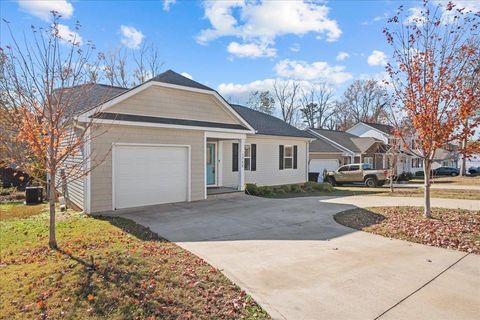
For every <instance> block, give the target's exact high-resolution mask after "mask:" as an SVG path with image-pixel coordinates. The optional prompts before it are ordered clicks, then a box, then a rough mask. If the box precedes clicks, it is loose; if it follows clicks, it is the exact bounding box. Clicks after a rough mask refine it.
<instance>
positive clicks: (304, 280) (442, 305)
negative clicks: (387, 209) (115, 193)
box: [117, 196, 480, 320]
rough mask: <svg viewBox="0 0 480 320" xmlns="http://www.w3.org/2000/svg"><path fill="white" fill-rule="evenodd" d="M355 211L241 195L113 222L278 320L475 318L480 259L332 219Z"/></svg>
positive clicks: (321, 201)
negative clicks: (197, 263)
mask: <svg viewBox="0 0 480 320" xmlns="http://www.w3.org/2000/svg"><path fill="white" fill-rule="evenodd" d="M366 201H367V203H368V202H370V203H372V201H375V199H374V198H373V197H370V200H366ZM392 201H394V200H392ZM451 201H455V200H451ZM335 202H339V203H335ZM391 205H394V203H391ZM352 207H353V206H352V205H350V204H347V203H345V201H344V202H343V203H342V201H336V200H335V199H330V200H329V199H325V198H296V199H285V200H275V199H262V198H255V197H248V196H242V197H237V198H230V199H222V200H210V201H202V202H192V203H182V204H170V205H162V206H155V207H149V208H143V209H138V210H129V211H128V210H127V211H120V212H118V213H117V214H120V215H122V216H124V217H127V218H130V219H132V220H135V221H136V222H138V223H141V224H143V225H145V226H148V227H150V228H151V229H152V230H153V231H155V232H157V233H158V234H160V235H161V236H163V237H165V238H167V239H169V240H171V241H174V242H176V243H178V244H179V245H180V246H182V247H183V248H185V249H187V250H189V251H191V252H193V253H195V254H196V255H198V256H200V257H202V258H203V259H205V260H206V261H207V262H209V263H210V264H212V265H214V266H215V267H217V268H219V269H220V270H221V271H222V272H223V273H224V274H225V275H226V276H227V277H229V278H230V279H231V280H232V281H234V282H235V283H236V284H238V285H239V286H240V287H241V288H243V289H244V290H245V291H247V292H248V293H249V294H250V295H252V296H253V297H254V298H255V299H256V300H257V302H258V303H259V304H260V305H261V306H262V307H264V308H265V310H266V311H267V312H268V313H269V314H270V315H271V316H272V317H273V318H275V319H295V320H296V319H474V318H478V315H479V314H480V256H478V255H473V254H466V253H463V252H457V251H451V250H445V249H440V248H434V247H428V246H424V245H418V244H413V243H409V242H405V241H400V240H390V239H387V238H384V237H381V236H376V235H373V234H369V233H365V232H359V231H355V230H353V229H350V228H347V227H343V226H341V225H339V224H337V223H336V222H335V221H334V220H333V218H332V217H333V215H334V214H335V213H337V212H339V211H343V210H346V209H349V208H352Z"/></svg>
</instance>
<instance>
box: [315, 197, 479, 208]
mask: <svg viewBox="0 0 480 320" xmlns="http://www.w3.org/2000/svg"><path fill="white" fill-rule="evenodd" d="M320 202H322V203H331V204H344V205H353V206H355V207H359V208H366V207H388V206H403V207H406V206H410V207H419V206H423V202H424V200H423V198H420V197H380V196H348V197H337V198H331V197H324V198H323V199H320ZM431 205H432V207H433V208H449V209H466V210H480V201H479V200H465V199H439V198H433V199H431Z"/></svg>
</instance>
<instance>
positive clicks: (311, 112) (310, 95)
mask: <svg viewBox="0 0 480 320" xmlns="http://www.w3.org/2000/svg"><path fill="white" fill-rule="evenodd" d="M300 105H301V107H300V112H301V114H302V119H303V122H304V123H305V124H306V125H307V127H308V128H315V127H317V120H318V113H319V106H318V104H317V103H316V92H315V89H310V90H308V91H303V90H302V97H301V99H300Z"/></svg>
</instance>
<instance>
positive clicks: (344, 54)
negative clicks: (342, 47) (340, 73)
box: [336, 51, 350, 61]
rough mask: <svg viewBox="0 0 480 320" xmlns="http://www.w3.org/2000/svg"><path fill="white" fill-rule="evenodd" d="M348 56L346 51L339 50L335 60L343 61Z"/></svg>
mask: <svg viewBox="0 0 480 320" xmlns="http://www.w3.org/2000/svg"><path fill="white" fill-rule="evenodd" d="M349 57H350V55H349V54H348V53H347V52H343V51H340V52H339V53H338V54H337V57H336V59H337V61H344V60H346V59H348V58H349Z"/></svg>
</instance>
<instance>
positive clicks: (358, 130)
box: [347, 122, 423, 174]
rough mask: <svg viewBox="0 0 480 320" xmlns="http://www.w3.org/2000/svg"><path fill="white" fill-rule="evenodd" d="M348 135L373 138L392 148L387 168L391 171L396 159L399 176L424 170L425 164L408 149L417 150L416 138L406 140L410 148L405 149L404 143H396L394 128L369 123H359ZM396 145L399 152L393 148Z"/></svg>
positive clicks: (386, 162) (386, 163)
mask: <svg viewBox="0 0 480 320" xmlns="http://www.w3.org/2000/svg"><path fill="white" fill-rule="evenodd" d="M347 132H348V133H351V134H354V135H356V136H359V137H373V138H376V139H379V140H381V141H383V143H385V144H388V145H389V146H390V150H389V151H388V152H387V154H388V156H387V157H386V161H385V168H387V169H390V168H391V167H392V165H393V163H394V161H393V158H394V157H396V159H397V162H396V167H397V174H401V173H403V172H412V173H415V172H417V171H422V170H423V162H422V159H421V158H420V157H418V156H417V155H415V154H414V153H413V152H411V151H409V150H407V149H413V150H414V149H415V137H413V136H412V137H411V138H407V139H405V140H406V142H408V143H409V145H410V148H405V147H403V146H402V143H398V142H397V143H396V141H397V140H396V139H398V138H396V137H395V136H394V128H393V127H392V126H390V125H386V124H380V123H367V122H359V123H357V124H356V125H354V126H353V127H351V128H350V129H348V130H347ZM395 144H397V145H398V148H397V150H395V149H394V148H392V146H394V145H395Z"/></svg>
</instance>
